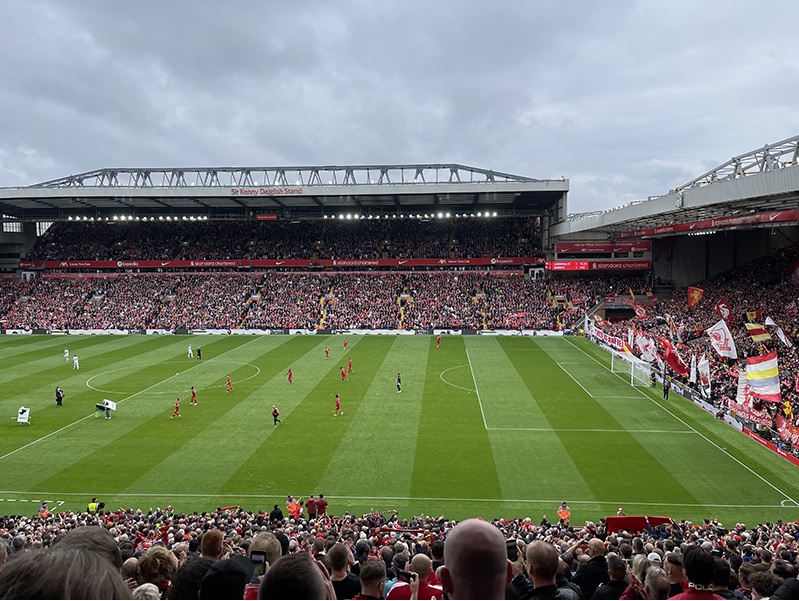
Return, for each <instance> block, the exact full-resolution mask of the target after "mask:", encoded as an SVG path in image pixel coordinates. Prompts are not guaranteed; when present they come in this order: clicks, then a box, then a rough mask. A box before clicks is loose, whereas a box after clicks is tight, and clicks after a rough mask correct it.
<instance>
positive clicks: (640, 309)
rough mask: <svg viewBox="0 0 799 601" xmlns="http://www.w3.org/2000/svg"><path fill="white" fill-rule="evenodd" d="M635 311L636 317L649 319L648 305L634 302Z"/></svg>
mask: <svg viewBox="0 0 799 601" xmlns="http://www.w3.org/2000/svg"><path fill="white" fill-rule="evenodd" d="M633 311H635V318H636V319H641V320H643V319H648V318H649V314H648V313H647V312H646V307H644V306H643V305H639V304H638V303H633Z"/></svg>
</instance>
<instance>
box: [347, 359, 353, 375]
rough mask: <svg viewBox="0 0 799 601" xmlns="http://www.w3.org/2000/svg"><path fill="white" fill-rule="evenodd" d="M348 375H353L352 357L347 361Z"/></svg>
mask: <svg viewBox="0 0 799 601" xmlns="http://www.w3.org/2000/svg"><path fill="white" fill-rule="evenodd" d="M347 373H348V374H351V373H352V357H350V358H349V359H348V360H347Z"/></svg>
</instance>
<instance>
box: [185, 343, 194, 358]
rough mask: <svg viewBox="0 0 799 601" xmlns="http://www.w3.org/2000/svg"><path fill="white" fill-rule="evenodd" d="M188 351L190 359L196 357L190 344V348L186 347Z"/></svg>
mask: <svg viewBox="0 0 799 601" xmlns="http://www.w3.org/2000/svg"><path fill="white" fill-rule="evenodd" d="M186 352H187V353H188V355H189V359H191V358H192V357H194V353H193V352H192V350H191V345H189V346H188V348H186Z"/></svg>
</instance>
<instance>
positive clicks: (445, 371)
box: [438, 365, 474, 392]
mask: <svg viewBox="0 0 799 601" xmlns="http://www.w3.org/2000/svg"><path fill="white" fill-rule="evenodd" d="M461 367H469V366H468V365H456V366H455V367H448V368H447V369H445V370H444V371H442V372H441V373H440V374H438V377H439V378H441V381H442V382H444V384H449V385H450V386H453V387H454V388H460V389H461V390H465V391H466V392H474V390H472V389H471V388H466V387H465V386H458V385H457V384H453V383H452V382H450V381H449V380H447V379H445V378H444V374H445V373H447V372H448V371H452V370H453V369H459V368H461Z"/></svg>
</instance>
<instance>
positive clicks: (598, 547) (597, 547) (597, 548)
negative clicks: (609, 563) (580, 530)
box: [588, 538, 605, 557]
mask: <svg viewBox="0 0 799 601" xmlns="http://www.w3.org/2000/svg"><path fill="white" fill-rule="evenodd" d="M588 548H589V549H591V556H592V557H602V556H603V555H604V554H605V543H603V542H602V541H601V540H599V539H598V538H592V539H591V540H590V541H588Z"/></svg>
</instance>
